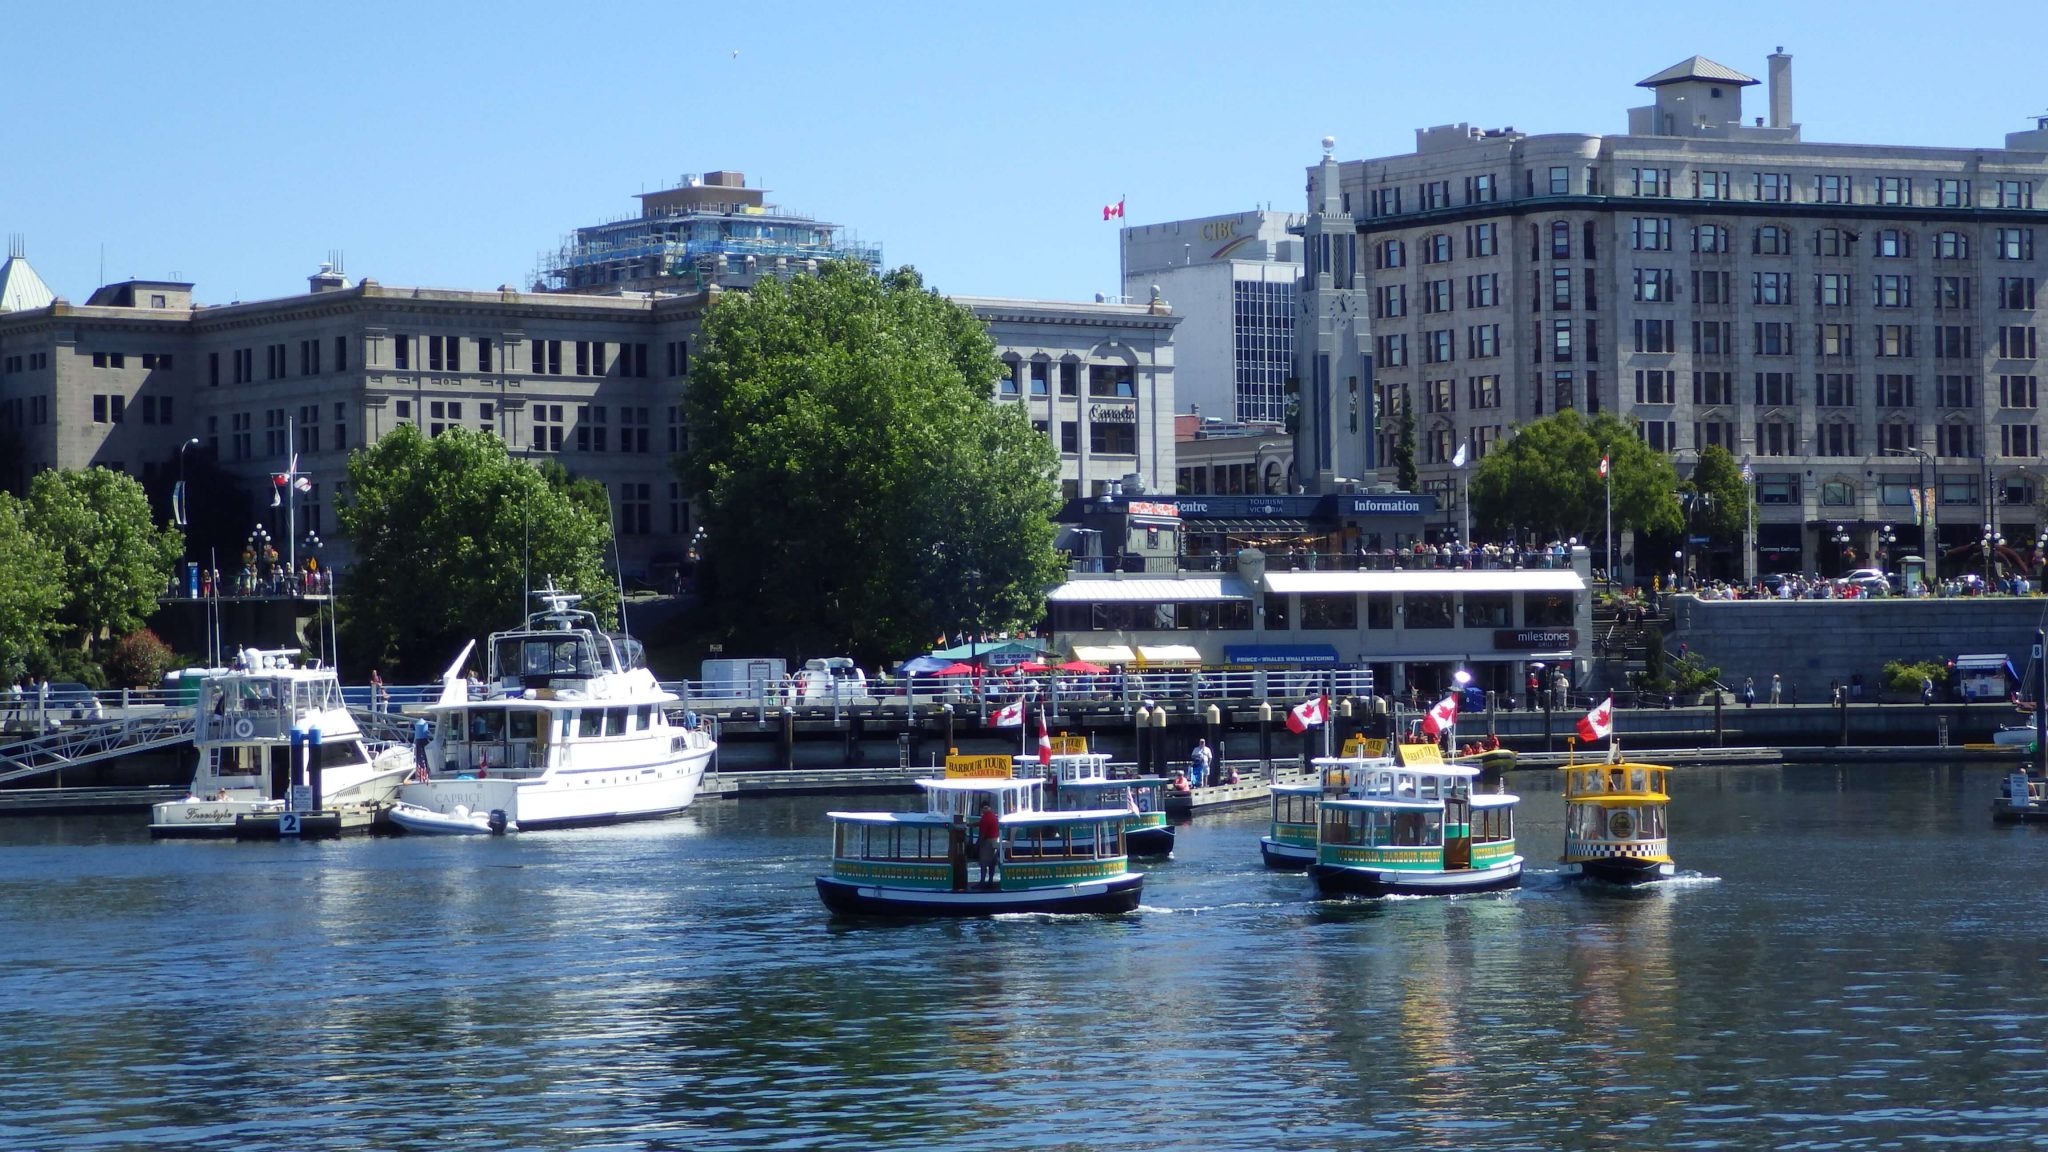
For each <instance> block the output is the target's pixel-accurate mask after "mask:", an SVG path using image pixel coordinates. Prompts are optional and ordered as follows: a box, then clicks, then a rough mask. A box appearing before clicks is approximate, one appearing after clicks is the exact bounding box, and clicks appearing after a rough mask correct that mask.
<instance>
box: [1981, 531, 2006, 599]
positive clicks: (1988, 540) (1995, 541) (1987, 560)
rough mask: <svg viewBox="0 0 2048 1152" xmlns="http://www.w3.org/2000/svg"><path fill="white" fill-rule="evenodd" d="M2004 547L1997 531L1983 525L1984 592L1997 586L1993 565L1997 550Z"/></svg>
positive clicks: (2003, 541) (2002, 539) (2003, 540)
mask: <svg viewBox="0 0 2048 1152" xmlns="http://www.w3.org/2000/svg"><path fill="white" fill-rule="evenodd" d="M2004 545H2005V537H2003V536H2001V535H1999V534H1998V530H1997V529H1995V528H1993V527H1992V526H1991V525H1989V524H1986V525H1984V590H1985V591H1986V592H1989V591H1991V590H1992V588H1994V587H1996V586H1997V583H1998V579H1997V575H1996V573H1997V569H1996V567H1995V566H1994V565H1995V563H1996V561H1997V557H1998V549H1999V548H2001V547H2003V546H2004Z"/></svg>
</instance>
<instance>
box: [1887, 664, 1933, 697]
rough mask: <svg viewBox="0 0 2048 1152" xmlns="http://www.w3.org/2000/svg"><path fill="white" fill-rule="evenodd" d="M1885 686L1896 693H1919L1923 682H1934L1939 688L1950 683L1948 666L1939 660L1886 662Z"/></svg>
mask: <svg viewBox="0 0 2048 1152" xmlns="http://www.w3.org/2000/svg"><path fill="white" fill-rule="evenodd" d="M1881 675H1882V676H1883V677H1884V686H1885V687H1886V688H1889V689H1891V690H1892V691H1894V692H1918V691H1920V682H1921V681H1922V680H1932V681H1934V686H1935V687H1937V688H1939V687H1941V686H1942V685H1943V684H1945V683H1947V682H1948V666H1947V665H1946V664H1944V663H1942V662H1941V661H1939V660H1921V661H1918V662H1915V663H1910V664H1909V663H1907V662H1905V661H1903V660H1887V661H1885V665H1884V671H1883V672H1882V673H1881Z"/></svg>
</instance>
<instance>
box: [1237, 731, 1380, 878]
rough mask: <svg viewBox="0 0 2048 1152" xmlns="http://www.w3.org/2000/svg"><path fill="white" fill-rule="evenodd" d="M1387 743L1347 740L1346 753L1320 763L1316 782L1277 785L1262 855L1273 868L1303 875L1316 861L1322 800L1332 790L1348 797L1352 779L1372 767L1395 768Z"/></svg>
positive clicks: (1262, 842)
mask: <svg viewBox="0 0 2048 1152" xmlns="http://www.w3.org/2000/svg"><path fill="white" fill-rule="evenodd" d="M1386 746H1387V742H1386V741H1384V740H1372V739H1367V738H1365V737H1362V736H1357V737H1353V738H1351V739H1350V740H1347V741H1345V742H1344V747H1343V749H1342V753H1343V754H1342V755H1340V756H1326V757H1321V758H1319V759H1317V760H1316V761H1315V762H1314V763H1315V767H1316V778H1315V779H1314V780H1308V781H1302V782H1300V783H1293V784H1275V785H1273V786H1272V788H1270V789H1269V790H1268V791H1269V792H1270V794H1271V799H1272V805H1273V812H1272V819H1271V822H1270V825H1269V827H1268V830H1267V832H1266V835H1264V836H1262V837H1260V838H1259V857H1260V859H1262V860H1264V861H1265V863H1266V867H1268V868H1280V869H1286V870H1290V871H1295V872H1299V871H1301V870H1302V869H1304V868H1307V867H1308V866H1309V865H1310V864H1313V863H1315V860H1316V828H1317V826H1318V825H1319V824H1320V822H1321V819H1320V809H1321V805H1320V803H1319V802H1320V801H1321V799H1322V797H1323V796H1324V794H1325V793H1326V792H1327V793H1328V794H1330V795H1342V794H1343V793H1344V792H1346V791H1348V790H1349V789H1350V787H1351V778H1352V777H1353V776H1354V775H1356V774H1357V773H1359V772H1361V771H1364V770H1366V769H1369V768H1385V767H1391V766H1392V765H1393V763H1394V758H1393V757H1392V756H1391V755H1389V754H1387V751H1386Z"/></svg>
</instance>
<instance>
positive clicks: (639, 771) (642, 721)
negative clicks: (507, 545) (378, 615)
mask: <svg viewBox="0 0 2048 1152" xmlns="http://www.w3.org/2000/svg"><path fill="white" fill-rule="evenodd" d="M535 595H536V596H538V597H539V598H540V599H541V601H542V602H543V603H544V604H545V605H546V608H544V609H543V610H542V611H540V612H536V613H534V614H533V615H532V616H530V617H528V619H527V621H526V623H525V624H524V626H522V627H519V628H515V629H512V630H510V631H507V632H497V633H493V634H492V635H491V637H490V639H489V641H488V642H487V644H486V652H485V656H486V659H487V660H488V662H489V665H488V677H487V679H486V681H485V683H484V685H483V686H482V689H481V691H480V692H477V693H474V694H473V693H472V692H471V690H470V688H469V686H468V685H467V683H466V681H465V680H464V678H463V676H462V670H463V668H464V667H465V666H466V661H467V660H468V659H469V653H470V647H465V648H464V649H463V650H462V653H461V655H459V656H457V657H456V659H455V662H454V663H453V664H451V665H449V668H448V672H447V674H446V675H444V676H443V678H442V685H443V687H442V692H441V698H440V700H439V701H438V702H437V703H434V704H431V705H428V706H427V707H426V708H425V710H424V711H425V713H426V715H427V716H428V717H429V718H430V723H431V725H432V733H431V735H430V738H429V740H428V745H427V750H426V765H425V768H424V778H423V779H420V778H415V779H414V780H412V781H409V782H407V783H406V784H404V785H403V786H402V787H400V788H399V790H398V799H399V800H400V801H402V802H404V803H405V804H406V805H408V806H409V811H410V810H413V809H417V810H423V812H421V811H413V812H411V814H412V816H413V817H414V818H415V820H424V819H427V817H426V815H425V814H426V813H432V814H436V815H438V816H440V817H443V818H447V819H449V820H453V819H454V818H455V817H456V814H457V812H458V811H462V812H465V813H467V820H468V821H470V822H474V821H475V820H476V819H477V817H478V814H482V819H483V821H484V822H485V824H486V825H488V824H489V823H490V822H491V821H492V820H493V819H495V818H496V814H498V813H502V814H503V817H504V821H505V824H506V826H507V827H508V828H509V827H512V826H517V827H518V828H521V829H523V830H526V831H529V832H530V831H533V830H535V829H539V828H559V827H568V826H572V825H585V824H610V823H616V822H619V821H624V820H637V819H645V818H649V817H655V816H665V815H668V814H670V813H673V812H680V811H682V810H683V809H685V808H688V807H689V806H690V804H691V802H693V801H694V800H696V798H697V787H698V785H699V784H700V783H701V782H702V781H703V779H704V772H705V769H706V767H707V766H708V765H709V764H710V762H711V757H712V754H713V753H714V752H715V751H716V750H717V744H716V743H715V742H714V741H713V740H712V739H711V736H710V734H709V733H708V732H705V731H703V730H702V729H698V728H693V727H687V726H685V725H682V724H678V723H672V722H671V720H670V718H669V715H668V711H669V709H670V708H672V707H679V706H680V701H679V700H678V699H677V697H676V696H675V694H673V693H671V692H668V691H665V690H663V689H662V687H661V686H660V684H658V683H657V682H656V681H655V679H654V673H652V672H650V671H648V670H647V667H646V665H645V662H644V657H643V655H642V652H641V648H640V645H639V643H638V642H637V641H635V640H634V639H632V637H630V636H625V635H619V634H613V633H608V632H605V631H604V630H603V629H602V628H600V627H599V625H598V621H597V618H596V617H595V616H594V615H592V614H591V613H589V612H587V611H584V610H582V609H579V608H577V607H576V606H575V605H576V603H577V601H578V600H579V599H580V598H579V597H577V596H575V595H573V594H570V593H565V592H557V591H555V590H553V589H549V590H547V591H544V592H539V593H536V594H535ZM473 646H474V645H471V647H473ZM392 826H393V827H403V825H402V824H400V823H398V822H397V821H393V822H392Z"/></svg>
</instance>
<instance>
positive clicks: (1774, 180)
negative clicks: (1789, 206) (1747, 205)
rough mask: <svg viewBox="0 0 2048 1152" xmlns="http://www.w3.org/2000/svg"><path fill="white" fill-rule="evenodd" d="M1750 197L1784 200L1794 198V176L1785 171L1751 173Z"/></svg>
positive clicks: (1754, 198) (1753, 198)
mask: <svg viewBox="0 0 2048 1152" xmlns="http://www.w3.org/2000/svg"><path fill="white" fill-rule="evenodd" d="M1749 186H1750V197H1749V198H1750V199H1752V200H1770V201H1782V200H1790V199H1791V198H1792V177H1791V176H1790V175H1789V174H1788V173H1784V172H1756V173H1752V174H1751V175H1750V185H1749Z"/></svg>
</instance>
